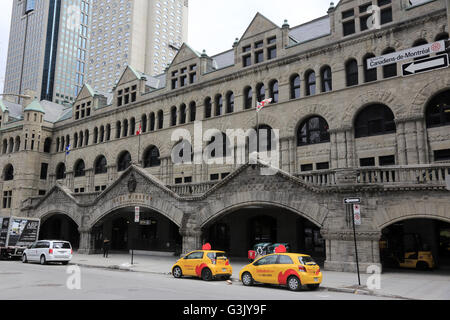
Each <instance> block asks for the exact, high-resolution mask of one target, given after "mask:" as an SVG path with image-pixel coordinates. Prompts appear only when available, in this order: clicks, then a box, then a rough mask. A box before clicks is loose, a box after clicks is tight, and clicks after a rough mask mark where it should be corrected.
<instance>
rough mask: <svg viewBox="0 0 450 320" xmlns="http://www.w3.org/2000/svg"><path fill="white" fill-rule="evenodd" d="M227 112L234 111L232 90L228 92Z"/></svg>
mask: <svg viewBox="0 0 450 320" xmlns="http://www.w3.org/2000/svg"><path fill="white" fill-rule="evenodd" d="M226 112H227V113H232V112H234V93H233V92H232V91H229V92H228V93H227V107H226Z"/></svg>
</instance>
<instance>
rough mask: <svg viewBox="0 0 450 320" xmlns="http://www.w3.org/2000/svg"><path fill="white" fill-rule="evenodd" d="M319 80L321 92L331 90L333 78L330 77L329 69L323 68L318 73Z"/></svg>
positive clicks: (328, 67)
mask: <svg viewBox="0 0 450 320" xmlns="http://www.w3.org/2000/svg"><path fill="white" fill-rule="evenodd" d="M320 79H321V80H322V83H321V84H322V92H329V91H332V90H333V78H332V75H331V67H330V66H325V67H323V68H322V69H321V71H320Z"/></svg>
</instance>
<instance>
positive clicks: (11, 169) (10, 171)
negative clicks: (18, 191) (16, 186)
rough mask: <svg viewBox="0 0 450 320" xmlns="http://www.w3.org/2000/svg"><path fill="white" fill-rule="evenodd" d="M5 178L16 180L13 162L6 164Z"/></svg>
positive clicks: (6, 179)
mask: <svg viewBox="0 0 450 320" xmlns="http://www.w3.org/2000/svg"><path fill="white" fill-rule="evenodd" d="M3 180H5V181H11V180H14V167H13V166H12V164H8V165H6V167H5V169H4V170H3Z"/></svg>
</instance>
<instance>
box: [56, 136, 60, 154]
mask: <svg viewBox="0 0 450 320" xmlns="http://www.w3.org/2000/svg"><path fill="white" fill-rule="evenodd" d="M56 152H59V138H56Z"/></svg>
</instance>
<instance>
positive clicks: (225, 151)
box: [207, 132, 231, 158]
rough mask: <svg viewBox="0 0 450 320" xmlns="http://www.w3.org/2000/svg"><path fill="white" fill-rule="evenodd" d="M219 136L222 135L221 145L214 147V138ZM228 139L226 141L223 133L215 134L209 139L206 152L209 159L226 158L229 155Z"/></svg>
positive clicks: (229, 143)
mask: <svg viewBox="0 0 450 320" xmlns="http://www.w3.org/2000/svg"><path fill="white" fill-rule="evenodd" d="M220 135H222V138H221V139H222V141H221V143H222V145H221V146H218V145H216V144H215V143H214V142H215V141H216V137H220ZM230 145H231V142H230V139H228V137H227V135H226V134H225V133H223V132H217V134H215V135H214V136H212V137H211V139H210V140H209V142H208V143H207V146H208V147H207V152H208V153H209V157H210V158H216V157H217V158H219V157H222V158H226V157H227V156H229V155H231V150H230ZM217 149H219V151H220V152H219V153H216V151H217Z"/></svg>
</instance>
